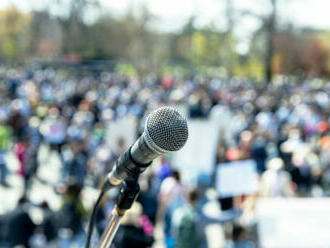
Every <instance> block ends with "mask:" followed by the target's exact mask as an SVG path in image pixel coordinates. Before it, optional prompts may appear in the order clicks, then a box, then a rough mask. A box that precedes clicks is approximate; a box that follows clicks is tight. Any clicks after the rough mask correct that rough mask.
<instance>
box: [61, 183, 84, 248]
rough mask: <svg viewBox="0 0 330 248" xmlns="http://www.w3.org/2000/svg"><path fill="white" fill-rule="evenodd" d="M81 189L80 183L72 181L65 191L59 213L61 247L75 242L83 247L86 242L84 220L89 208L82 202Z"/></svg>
mask: <svg viewBox="0 0 330 248" xmlns="http://www.w3.org/2000/svg"><path fill="white" fill-rule="evenodd" d="M80 191H81V187H80V185H77V184H75V183H70V184H68V186H67V188H66V190H65V192H64V195H63V203H62V207H61V209H60V211H59V215H58V219H59V226H58V228H59V238H60V240H59V247H60V248H70V247H71V246H72V245H74V244H76V245H78V246H79V247H82V246H83V244H84V241H85V240H84V239H85V232H84V228H83V222H84V218H85V217H86V215H87V210H86V209H85V207H84V206H83V204H82V201H81V198H80Z"/></svg>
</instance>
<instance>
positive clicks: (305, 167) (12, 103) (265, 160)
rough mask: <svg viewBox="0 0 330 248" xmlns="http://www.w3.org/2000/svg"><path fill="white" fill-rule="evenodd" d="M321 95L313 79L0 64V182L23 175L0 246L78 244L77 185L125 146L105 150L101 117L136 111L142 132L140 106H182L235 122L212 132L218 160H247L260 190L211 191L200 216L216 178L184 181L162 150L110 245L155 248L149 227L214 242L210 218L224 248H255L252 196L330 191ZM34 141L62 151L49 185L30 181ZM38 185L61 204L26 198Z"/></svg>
mask: <svg viewBox="0 0 330 248" xmlns="http://www.w3.org/2000/svg"><path fill="white" fill-rule="evenodd" d="M329 96H330V83H320V82H319V81H317V80H305V81H303V82H300V83H281V84H277V85H272V84H261V83H259V84H258V83H254V82H250V81H248V80H240V79H235V78H233V79H223V78H218V77H209V76H203V75H201V74H194V75H191V76H190V77H188V78H187V77H183V76H178V75H176V76H173V75H168V76H164V77H157V76H156V75H152V74H150V75H148V76H146V77H145V78H143V79H139V78H138V77H134V76H128V75H126V74H124V73H115V72H108V71H93V70H88V69H82V70H78V69H75V68H71V67H67V68H65V67H62V68H52V67H43V66H40V65H33V66H27V67H21V68H10V69H8V68H6V69H5V68H0V175H1V186H0V187H1V188H3V189H4V190H5V191H6V190H10V188H12V187H14V186H13V185H11V181H10V176H11V175H12V174H15V175H17V176H20V177H21V180H22V181H23V182H24V183H23V185H24V189H23V190H22V195H21V196H20V197H19V200H18V202H17V205H16V207H15V208H14V209H11V210H8V211H7V212H6V213H3V214H2V215H1V216H0V247H15V246H17V245H21V246H23V247H82V246H83V244H84V242H85V238H86V223H87V220H88V217H89V213H90V209H89V208H88V207H86V204H84V201H83V198H82V191H83V190H84V189H86V188H93V189H98V187H99V185H100V182H101V181H102V180H103V178H104V175H106V174H107V172H109V171H110V170H111V167H112V166H113V162H114V161H115V160H116V159H117V158H118V156H119V155H120V154H122V153H123V152H124V151H125V149H126V145H127V144H125V141H124V140H121V139H119V140H118V141H115V142H116V145H115V149H114V148H112V149H110V148H108V143H109V141H108V140H106V137H107V132H108V128H107V127H108V125H109V123H111V122H112V121H114V120H117V119H120V118H124V117H127V116H132V117H133V118H134V119H135V121H136V123H137V124H138V125H137V130H136V133H137V135H139V134H141V132H142V131H143V128H142V127H143V126H142V124H140V123H143V120H144V117H145V116H146V115H147V113H149V112H150V111H151V110H154V109H156V108H158V107H160V106H163V105H179V106H183V107H184V108H185V109H187V113H188V116H189V119H193V118H201V119H204V120H209V119H212V118H219V121H221V117H222V115H223V116H224V115H226V116H227V118H229V119H230V120H232V122H231V123H233V125H230V126H227V127H226V129H221V130H214V132H220V136H219V137H220V139H219V142H218V147H217V154H216V164H215V165H214V166H215V167H216V166H217V164H219V163H224V162H230V161H236V160H245V159H254V160H255V162H256V165H257V173H258V175H259V181H260V192H258V193H257V194H256V195H254V196H242V197H234V198H220V197H215V198H216V203H218V204H219V206H220V207H221V210H222V211H221V212H220V214H219V215H218V216H212V217H211V216H208V215H207V214H205V212H204V211H203V207H204V206H205V205H206V204H207V202H209V201H211V200H210V197H208V193H207V192H209V190H210V189H212V188H214V180H212V178H210V179H209V180H206V182H205V181H204V182H203V187H200V185H199V187H196V185H195V186H191V185H189V186H188V185H185V184H183V183H182V182H181V175H180V172H179V171H178V170H176V168H173V166H172V165H171V159H170V157H162V158H161V159H159V160H157V161H155V163H154V165H153V166H152V169H150V170H149V171H147V172H146V174H145V175H143V177H141V182H140V184H141V193H140V195H139V197H138V201H137V203H135V204H134V205H133V207H132V209H131V210H130V211H129V212H128V213H127V215H125V217H124V220H123V222H122V225H121V227H120V229H119V230H118V233H117V235H116V238H115V241H114V244H113V247H122V248H125V247H152V246H153V245H154V244H155V243H156V239H155V233H156V230H157V228H159V229H160V230H161V232H162V233H163V240H164V244H165V245H166V247H179V248H181V247H182V248H185V247H187V248H188V247H190V248H191V247H192V248H193V247H211V245H210V244H209V243H208V241H207V237H206V231H205V229H206V226H207V225H208V224H214V223H217V224H222V225H223V226H225V229H226V231H225V240H226V242H225V244H224V245H225V247H228V248H230V247H236V248H238V247H239V248H245V247H246V248H248V247H255V244H254V242H252V241H255V240H253V235H252V234H251V232H252V231H251V230H252V229H253V228H250V227H251V225H252V224H251V223H252V222H253V221H252V222H251V221H245V222H244V223H243V222H242V221H241V220H240V219H241V218H242V216H244V215H245V212H246V211H249V210H251V211H252V212H253V207H254V205H255V199H256V196H265V197H291V196H298V197H299V196H310V197H314V196H317V197H321V196H328V195H329V192H330V191H329V190H330V133H329V122H330V99H329ZM110 142H111V141H110ZM128 145H130V144H128ZM41 146H47V147H48V150H49V152H50V153H55V154H56V155H57V156H58V158H59V161H60V163H59V166H58V168H57V171H58V174H59V175H60V176H59V180H58V182H57V183H56V184H55V185H51V184H49V183H48V182H47V181H45V180H43V179H41V178H39V177H38V170H39V169H40V168H41V167H42V166H44V164H46V163H47V161H43V160H41V159H40V150H41V149H40V147H41ZM9 153H13V154H14V155H15V157H16V159H17V163H18V170H17V171H12V170H10V169H9V166H8V159H7V157H8V154H9ZM49 176H50V177H51V176H52V175H49ZM36 181H39V182H41V183H43V184H45V185H48V186H49V187H51V188H52V189H53V191H54V192H55V193H56V194H57V195H59V197H60V199H61V204H60V207H59V209H52V208H51V207H50V205H51V204H50V202H49V201H50V199H44V201H42V202H32V201H31V200H30V199H31V194H36V192H37V191H36V190H32V189H33V185H34V184H35V182H36ZM209 195H212V194H209ZM115 197H116V192H114V193H110V194H109V195H108V196H107V197H106V198H105V199H104V201H102V203H101V208H100V211H98V213H97V217H96V235H95V237H94V238H93V239H94V242H95V240H97V239H98V235H100V234H101V233H102V232H103V230H104V228H105V226H106V224H107V216H108V215H109V213H110V212H111V210H112V207H113V205H114V203H115ZM211 198H212V197H211ZM1 204H2V203H1ZM35 208H38V209H40V210H41V211H42V213H43V218H42V220H41V221H39V223H35V222H34V221H33V219H31V216H30V215H31V214H30V213H31V209H35Z"/></svg>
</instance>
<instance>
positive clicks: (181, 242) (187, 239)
mask: <svg viewBox="0 0 330 248" xmlns="http://www.w3.org/2000/svg"><path fill="white" fill-rule="evenodd" d="M176 241H177V245H176V246H175V247H177V248H194V247H199V245H200V242H201V237H200V234H199V233H198V230H197V223H196V212H195V210H194V209H187V211H185V213H184V214H183V216H182V218H181V221H180V223H179V226H178V227H177V237H176Z"/></svg>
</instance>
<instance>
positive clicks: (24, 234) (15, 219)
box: [5, 197, 36, 248]
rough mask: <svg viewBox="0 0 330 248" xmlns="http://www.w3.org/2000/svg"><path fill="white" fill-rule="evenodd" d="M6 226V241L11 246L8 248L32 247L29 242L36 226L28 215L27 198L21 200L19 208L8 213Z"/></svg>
mask: <svg viewBox="0 0 330 248" xmlns="http://www.w3.org/2000/svg"><path fill="white" fill-rule="evenodd" d="M5 226H7V234H6V241H7V242H8V244H9V246H8V247H14V246H16V245H22V246H24V247H26V248H29V247H30V243H29V241H30V238H31V237H32V235H33V233H34V231H35V228H36V225H35V224H34V223H33V221H32V220H31V218H30V215H29V213H28V201H27V199H26V198H24V197H22V198H20V199H19V200H18V205H17V207H16V208H15V209H14V210H13V211H12V212H10V213H8V216H7V223H6V225H5Z"/></svg>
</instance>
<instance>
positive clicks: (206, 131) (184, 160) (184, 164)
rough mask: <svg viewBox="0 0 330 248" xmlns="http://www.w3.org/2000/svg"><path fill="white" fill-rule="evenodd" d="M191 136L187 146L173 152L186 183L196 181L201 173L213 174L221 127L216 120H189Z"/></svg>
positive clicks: (175, 162) (174, 163)
mask: <svg viewBox="0 0 330 248" xmlns="http://www.w3.org/2000/svg"><path fill="white" fill-rule="evenodd" d="M188 128H189V138H188V141H187V143H186V144H185V146H184V147H183V148H182V149H181V150H180V151H178V152H175V153H173V155H172V156H173V160H172V162H173V165H174V166H175V167H176V168H178V170H179V171H180V172H181V174H182V179H183V181H184V182H185V183H195V182H196V179H197V176H198V175H201V174H206V175H211V174H212V172H213V167H214V164H215V159H216V149H217V144H218V136H219V128H218V127H217V125H215V124H214V122H211V121H208V120H203V119H193V120H188Z"/></svg>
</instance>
